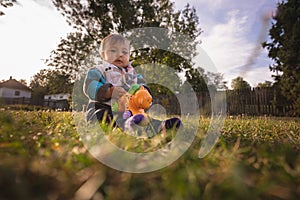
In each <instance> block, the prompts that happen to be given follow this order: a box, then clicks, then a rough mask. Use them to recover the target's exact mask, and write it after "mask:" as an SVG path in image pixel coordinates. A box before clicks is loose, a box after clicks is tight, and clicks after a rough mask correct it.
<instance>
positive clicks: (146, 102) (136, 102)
mask: <svg viewBox="0 0 300 200" xmlns="http://www.w3.org/2000/svg"><path fill="white" fill-rule="evenodd" d="M151 104H152V96H151V94H150V93H149V92H148V90H146V89H145V88H144V87H143V86H141V87H140V89H139V90H138V91H137V92H135V93H134V94H133V95H132V96H131V97H130V98H129V101H128V110H130V111H131V113H132V115H136V114H144V115H145V114H146V113H145V109H148V108H150V106H151Z"/></svg>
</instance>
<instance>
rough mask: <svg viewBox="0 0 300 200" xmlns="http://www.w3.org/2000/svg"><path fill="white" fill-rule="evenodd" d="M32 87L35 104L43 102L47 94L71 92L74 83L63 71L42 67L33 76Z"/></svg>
mask: <svg viewBox="0 0 300 200" xmlns="http://www.w3.org/2000/svg"><path fill="white" fill-rule="evenodd" d="M30 87H31V89H32V90H33V92H32V98H33V102H34V104H41V103H42V101H43V98H44V96H45V95H46V94H58V93H70V94H71V93H72V88H73V83H72V81H71V79H70V75H69V74H66V73H65V72H63V71H58V70H51V69H42V70H40V72H38V73H37V74H35V75H34V76H33V77H32V79H31V81H30Z"/></svg>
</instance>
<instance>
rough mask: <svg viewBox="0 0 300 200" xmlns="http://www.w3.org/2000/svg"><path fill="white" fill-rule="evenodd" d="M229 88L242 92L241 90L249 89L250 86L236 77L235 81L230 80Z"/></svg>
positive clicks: (241, 78)
mask: <svg viewBox="0 0 300 200" xmlns="http://www.w3.org/2000/svg"><path fill="white" fill-rule="evenodd" d="M231 87H232V88H233V89H234V90H242V89H250V88H251V86H250V84H249V83H248V82H247V81H245V80H244V79H243V77H240V76H239V77H236V78H235V79H232V81H231Z"/></svg>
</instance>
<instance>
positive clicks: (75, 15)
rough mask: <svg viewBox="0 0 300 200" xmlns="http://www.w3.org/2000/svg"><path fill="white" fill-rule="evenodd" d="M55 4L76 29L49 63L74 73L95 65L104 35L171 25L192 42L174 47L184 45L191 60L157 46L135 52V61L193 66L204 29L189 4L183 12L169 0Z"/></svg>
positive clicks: (55, 0) (56, 0)
mask: <svg viewBox="0 0 300 200" xmlns="http://www.w3.org/2000/svg"><path fill="white" fill-rule="evenodd" d="M53 3H54V5H55V6H56V7H57V9H58V10H59V11H60V12H61V13H62V14H63V15H64V16H65V17H66V20H67V22H68V23H69V24H70V25H71V26H73V27H74V29H75V32H74V33H70V34H69V35H68V37H67V38H66V39H63V40H61V43H60V44H59V46H58V48H57V49H56V50H54V51H53V52H52V54H51V56H50V58H49V59H48V60H47V63H48V64H49V65H50V66H54V67H56V68H57V69H60V70H65V72H67V73H69V74H70V75H74V74H76V73H74V72H78V71H79V70H80V69H81V67H82V65H86V64H87V65H88V66H87V67H91V65H93V58H92V57H93V56H91V57H90V55H95V54H98V55H99V53H98V52H97V51H95V49H98V47H99V44H100V42H101V39H102V38H103V37H104V36H106V35H108V34H109V33H112V32H119V33H122V32H124V31H129V30H131V29H134V28H143V27H160V28H168V29H169V30H172V31H174V32H180V33H182V34H184V35H186V36H187V37H189V38H191V40H192V42H185V41H181V43H179V42H177V44H176V47H175V48H180V46H181V47H182V45H183V44H184V45H185V48H186V49H189V51H190V52H191V53H190V58H189V59H183V58H181V57H180V56H178V55H176V54H174V53H171V52H168V51H164V50H161V49H156V48H155V47H153V48H148V49H147V48H146V49H142V50H138V51H135V52H133V54H132V59H134V60H135V62H136V63H138V64H145V63H147V64H148V63H160V64H164V65H167V66H171V67H172V68H174V69H175V70H176V71H182V70H183V69H190V68H191V66H192V63H191V58H192V57H193V56H194V55H195V50H196V45H197V44H198V43H199V41H197V37H198V36H199V35H200V33H201V30H200V29H199V27H198V25H199V23H198V17H197V15H196V11H195V9H194V8H192V7H190V6H189V5H188V4H187V5H186V7H185V8H184V9H183V10H182V11H174V3H171V2H170V1H169V0H158V1H153V0H146V1H145V0H122V1H116V0H110V1H106V0H91V1H73V0H67V1H61V0H53ZM124 8H126V9H124ZM193 52H194V53H193Z"/></svg>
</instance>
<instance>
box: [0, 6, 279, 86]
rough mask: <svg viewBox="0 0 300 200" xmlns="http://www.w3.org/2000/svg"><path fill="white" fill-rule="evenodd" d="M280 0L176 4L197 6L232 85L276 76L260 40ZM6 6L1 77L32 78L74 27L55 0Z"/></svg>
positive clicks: (0, 29)
mask: <svg viewBox="0 0 300 200" xmlns="http://www.w3.org/2000/svg"><path fill="white" fill-rule="evenodd" d="M277 1H278V0H252V1H248V0H214V1H207V0H188V1H186V0H184V1H182V0H179V1H178V0H177V1H175V6H176V9H181V8H183V7H184V5H185V4H186V3H189V4H190V5H191V6H194V7H195V8H196V12H197V15H198V17H199V21H200V28H201V29H202V31H203V33H202V34H201V35H200V39H201V41H202V43H201V44H200V47H199V48H201V50H202V51H203V52H205V53H206V55H208V57H209V58H210V59H211V61H212V63H213V64H214V66H215V67H216V70H217V72H220V73H222V74H224V80H225V81H227V82H228V86H229V87H230V82H231V80H232V79H233V78H236V77H237V76H242V77H243V78H244V79H245V80H246V81H247V82H248V83H250V85H251V86H252V87H255V86H256V85H257V84H258V83H260V82H264V81H266V80H269V81H272V80H273V78H272V77H271V75H272V74H271V72H270V70H269V67H268V66H269V65H270V64H271V63H272V61H271V60H270V59H269V58H268V56H267V53H268V52H267V51H266V50H265V49H263V48H262V47H261V46H260V43H261V42H262V41H264V40H266V39H267V36H268V29H269V28H270V27H271V22H270V18H268V17H270V16H271V15H272V13H275V9H276V5H277ZM2 10H3V11H4V12H5V15H4V16H1V17H0V68H1V73H0V81H1V80H7V79H9V77H10V76H12V77H13V78H15V79H17V80H20V79H25V80H26V81H27V83H29V82H30V79H31V77H32V76H33V75H34V74H36V73H38V72H39V71H40V70H41V69H46V68H48V66H46V65H45V64H44V60H45V59H47V58H49V55H50V52H51V51H52V50H55V49H56V47H57V45H58V44H59V42H60V40H61V39H62V38H65V37H66V36H67V34H68V33H70V32H72V28H71V27H70V26H68V24H67V23H66V21H65V18H64V17H63V16H62V15H61V14H60V13H59V12H58V11H57V10H56V8H55V7H54V6H53V5H52V3H51V0H19V4H18V5H14V6H13V7H10V8H7V9H2ZM263 18H264V19H269V21H267V20H266V21H263V20H262V19H263ZM197 59H200V58H196V59H195V61H196V64H198V61H199V60H197ZM199 64H201V61H199ZM202 67H203V66H202ZM203 68H205V67H203Z"/></svg>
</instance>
